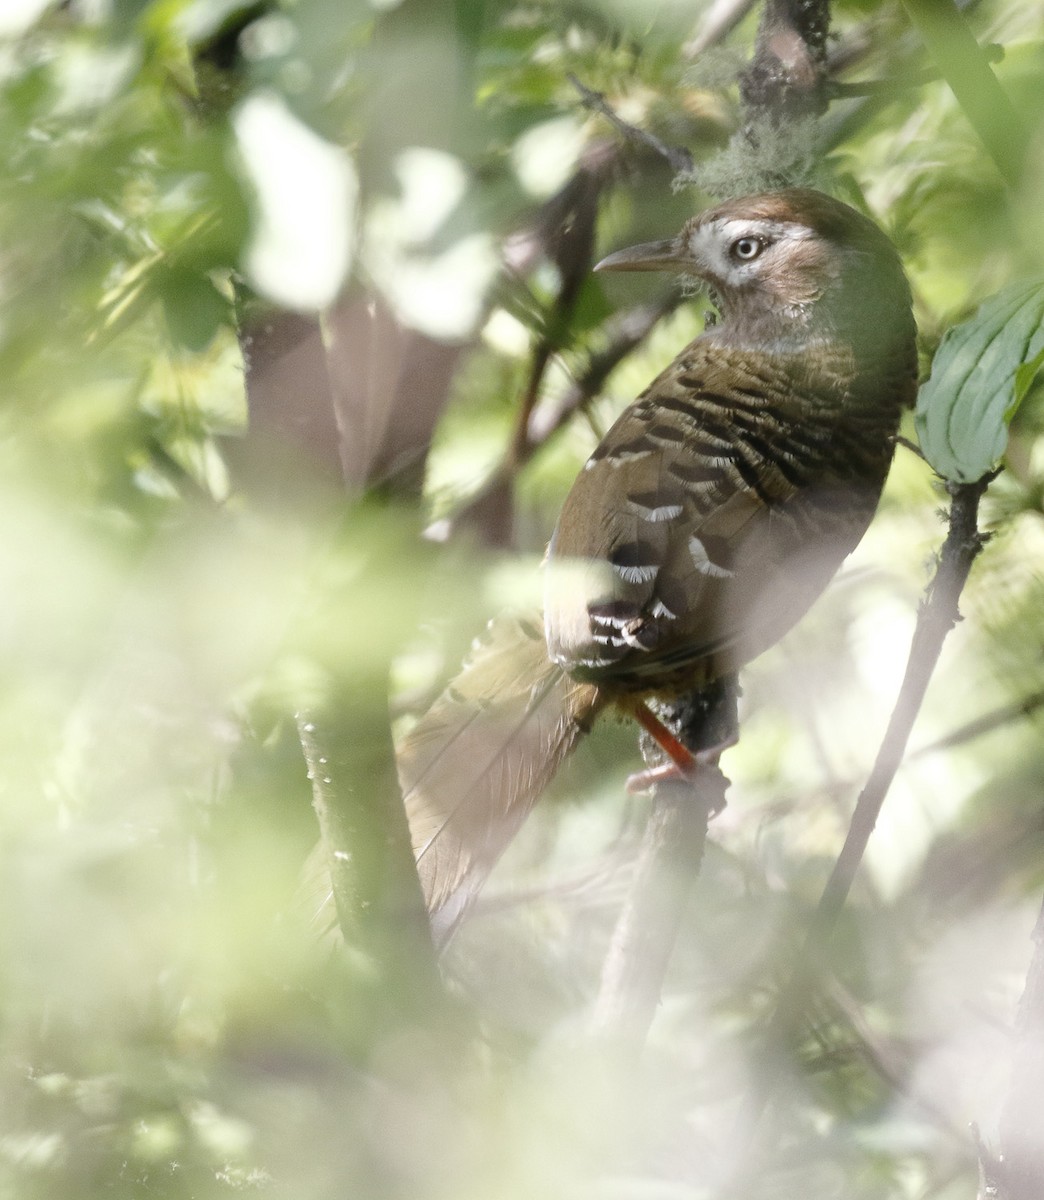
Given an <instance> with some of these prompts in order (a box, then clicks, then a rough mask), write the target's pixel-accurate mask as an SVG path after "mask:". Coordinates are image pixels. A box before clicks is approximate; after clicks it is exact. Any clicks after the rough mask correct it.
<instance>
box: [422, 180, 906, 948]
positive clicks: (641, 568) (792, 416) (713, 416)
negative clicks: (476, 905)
mask: <svg viewBox="0 0 1044 1200" xmlns="http://www.w3.org/2000/svg"><path fill="white" fill-rule="evenodd" d="M596 269H597V270H601V271H674V272H681V273H685V274H691V275H694V276H697V277H699V278H700V279H701V280H703V281H704V282H705V283H706V284H707V285H709V287H710V289H711V294H712V297H713V299H714V301H715V303H716V306H717V308H718V309H719V313H720V319H719V320H718V322H717V323H716V324H715V325H713V326H711V327H710V328H708V329H707V330H706V331H705V332H704V333H703V334H701V335H700V336H699V337H698V338H696V340H695V341H693V342H692V343H690V344H689V345H688V346H686V347H685V349H684V350H682V352H681V353H680V354H679V355H678V357H677V358H676V359H675V360H674V361H673V362H672V363H671V364H670V366H668V367H667V369H666V370H665V371H663V373H662V374H660V375H659V376H658V377H657V378H656V379H655V380H653V382H652V383H651V384H650V385H649V387H648V388H647V389H646V390H645V391H644V392H643V393H642V394H641V395H640V396H639V397H638V399H637V400H636V401H635V402H634V403H633V404H631V405H630V407H629V408H627V409H626V410H625V411H624V412H623V414H622V415H621V416H620V418H619V419H618V420H617V421H616V423H615V424H614V425H613V426H612V428H611V429H610V430H609V431H608V433H607V434H606V435H605V437H604V438H603V439H602V441H601V442H600V443H599V445H598V446H597V447H596V449H595V451H594V453H593V454H592V455H591V457H590V458H589V459H588V461H587V462H586V464H585V465H584V468H583V470H582V471H581V473H580V475H579V476H578V477H577V479H576V481H575V483H574V484H573V486H572V489H571V490H570V492H569V494H568V496H567V497H566V500H565V503H564V505H563V507H562V513H561V516H560V517H559V520H558V524H557V527H556V529H555V532H554V536H553V537H552V539H551V544H550V547H549V550H548V559H547V563H546V564H545V569H546V588H545V606H544V614H543V623H542V625H541V623H540V621H539V618H534V619H527V618H501V619H498V620H496V621H494V622H493V623H492V625H491V626H490V629H489V631H488V633H487V636H486V638H485V639H483V640H482V641H480V642H478V643H476V646H475V647H474V648H473V652H472V656H471V658H470V660H469V662H468V663H467V664H466V665H465V667H464V669H463V671H462V673H461V674H460V675H459V676H458V677H457V678H456V679H455V680H454V681H453V683H452V684H451V685H450V686H449V687H448V688H447V689H446V691H445V692H444V693H443V694H442V696H440V698H439V699H438V700H437V701H436V702H435V704H434V705H433V707H432V708H431V710H430V711H429V712H428V713H427V714H426V715H425V716H424V717H422V718H421V720H420V721H419V723H418V724H417V725H416V727H415V728H414V729H413V730H412V731H411V732H410V734H409V735H408V736H407V738H406V739H405V741H404V743H403V745H402V746H401V747H400V757H399V773H400V779H401V782H402V785H403V792H404V795H405V800H406V805H407V811H408V815H409V821H410V828H411V835H412V838H413V844H414V850H415V854H416V858H417V865H418V870H419V873H420V878H421V883H422V886H423V888H424V891H425V895H426V898H427V902H428V906H429V909H430V911H431V913H432V922H433V930H434V931H435V934H436V938H437V940H442V939H443V938H444V937H445V936H446V935H448V933H449V932H450V931H451V930H452V929H453V928H454V927H455V925H456V923H457V922H458V921H459V919H460V917H461V915H462V914H463V913H464V911H465V910H466V908H467V906H468V904H469V903H470V901H471V899H472V898H473V897H474V895H475V893H476V891H477V889H478V888H479V886H480V885H481V883H482V881H483V880H484V878H485V876H486V875H487V874H488V872H489V870H490V868H491V867H492V865H493V863H494V862H495V861H496V859H497V858H498V857H499V855H500V854H501V853H502V851H503V849H504V848H505V847H506V846H507V844H508V843H509V841H510V840H511V838H512V837H513V835H514V834H515V832H516V831H517V829H518V827H519V826H520V824H521V823H522V821H523V820H524V819H525V817H526V816H527V815H528V813H529V811H530V810H531V808H532V805H533V804H534V802H535V801H536V799H537V798H538V797H539V795H540V793H541V791H542V790H543V789H544V787H545V786H546V784H547V783H548V781H549V780H550V778H551V776H552V775H553V774H554V772H555V770H556V769H557V767H558V766H559V764H560V763H561V761H562V760H563V758H564V757H565V756H566V754H567V753H568V752H569V751H570V750H571V749H572V747H573V746H574V745H575V743H576V742H577V740H578V738H579V737H580V736H581V734H582V733H584V732H586V730H587V729H589V728H590V725H591V722H592V721H593V720H594V718H595V717H596V716H597V715H598V714H599V713H600V712H601V711H603V710H604V709H606V708H607V707H610V706H614V707H616V708H617V709H619V710H622V712H623V713H625V714H628V715H631V716H633V717H635V718H636V719H637V720H638V721H639V723H640V724H641V725H642V726H643V727H644V728H645V729H646V730H647V731H648V732H650V733H651V734H652V735H653V736H654V737H655V738H656V739H657V741H659V742H660V744H661V745H662V746H663V747H664V748H665V750H666V751H667V754H668V755H669V758H670V760H671V761H669V762H668V763H667V764H666V767H665V768H662V769H660V770H657V771H653V772H648V773H646V774H644V775H642V776H638V777H637V783H638V785H642V784H645V783H648V782H650V781H652V780H653V779H655V778H656V777H657V776H659V775H662V774H667V773H680V774H683V775H685V774H689V773H690V772H691V771H692V770H693V769H694V767H695V765H696V764H695V760H694V756H693V755H692V753H691V751H690V750H688V749H687V748H686V747H685V746H683V745H681V744H680V743H679V742H678V741H677V739H676V738H674V737H673V735H672V734H671V732H670V731H669V730H667V729H666V728H665V727H664V726H663V725H662V723H661V722H660V721H659V720H658V719H657V717H656V716H655V715H654V714H653V712H652V711H651V710H650V709H649V707H648V705H647V703H646V700H647V699H649V698H657V699H670V698H672V697H677V696H680V695H684V694H687V693H689V692H692V691H694V690H696V689H699V688H702V687H706V686H708V685H710V684H712V683H714V681H716V680H719V679H721V678H722V677H723V676H725V675H726V674H728V673H731V672H733V671H735V670H736V669H737V667H739V666H740V665H742V664H743V663H745V662H747V661H749V660H750V659H751V658H753V657H755V656H756V655H758V654H760V653H761V652H762V651H763V650H765V649H766V648H767V647H769V646H771V645H772V644H773V643H774V642H776V641H777V640H778V639H779V638H780V637H781V636H782V635H783V634H784V633H785V632H786V631H787V630H788V629H789V628H790V627H791V626H792V625H793V624H794V623H795V621H797V620H798V619H799V618H800V617H801V616H802V615H803V614H804V612H805V611H806V609H807V608H808V607H809V605H810V604H811V603H812V602H813V601H814V600H815V599H816V597H817V596H818V595H819V594H820V593H821V592H822V590H823V589H824V587H825V586H826V584H827V583H828V581H829V580H830V578H831V577H832V575H833V574H834V572H835V571H836V570H837V568H838V566H839V565H840V564H841V562H842V561H843V559H844V558H845V556H846V555H848V554H849V553H850V552H851V551H852V550H853V549H854V547H855V546H856V544H857V543H858V542H859V540H860V538H861V537H862V535H863V533H864V531H865V530H866V527H867V525H868V524H869V522H870V519H871V517H872V516H873V513H874V509H875V508H876V505H877V501H878V498H879V496H880V493H881V488H882V486H883V484H884V481H885V476H886V475H887V473H888V468H889V464H890V462H891V458H892V452H893V448H894V442H895V434H896V432H897V428H898V425H899V420H900V416H901V413H902V410H903V409H904V408H906V407H908V406H910V405H911V404H912V403H913V401H914V397H915V393H916V370H917V359H916V349H915V336H916V329H915V325H914V320H913V315H912V311H911V298H910V289H909V286H908V284H907V281H906V278H905V276H904V274H903V269H902V265H901V263H900V261H899V257H898V255H897V254H896V251H895V249H894V247H893V246H892V245H891V243H890V242H889V240H888V239H887V237H885V235H884V234H883V233H882V232H881V231H880V230H879V229H878V228H877V227H876V226H875V225H874V224H873V223H872V222H871V221H869V220H868V219H867V218H866V217H864V216H862V215H861V214H860V213H858V212H856V211H855V210H854V209H852V208H850V207H849V206H848V205H846V204H842V203H841V202H839V201H837V200H834V199H831V198H830V197H828V196H826V195H823V194H821V193H819V192H816V191H810V190H805V189H789V190H785V191H778V192H769V193H765V194H762V195H755V196H746V197H743V198H742V199H737V200H730V201H728V202H727V203H724V204H721V205H719V206H718V207H716V208H712V209H710V210H708V211H705V212H702V213H700V214H699V215H698V216H696V217H694V218H692V219H691V220H690V221H689V222H687V224H686V225H685V227H684V228H683V229H682V231H681V233H680V234H678V236H677V237H674V238H671V239H668V240H666V241H662V242H654V243H650V244H646V245H641V246H636V247H633V248H631V249H628V250H621V251H619V252H617V253H615V254H611V255H610V256H609V257H608V258H606V259H605V260H604V261H602V262H601V263H599V265H598V267H597V268H596Z"/></svg>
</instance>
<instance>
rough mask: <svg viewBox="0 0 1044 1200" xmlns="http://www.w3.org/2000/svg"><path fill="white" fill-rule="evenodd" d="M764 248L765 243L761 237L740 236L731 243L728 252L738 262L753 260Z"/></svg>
mask: <svg viewBox="0 0 1044 1200" xmlns="http://www.w3.org/2000/svg"><path fill="white" fill-rule="evenodd" d="M764 249H765V243H764V242H763V241H762V240H761V238H756V237H741V238H737V239H736V240H735V241H734V242H733V243H732V245H731V246H730V247H729V253H730V254H731V255H732V257H733V258H735V259H737V260H738V261H739V262H753V261H754V259H756V258H757V257H758V255H759V254H760V253H761V252H762V250H764Z"/></svg>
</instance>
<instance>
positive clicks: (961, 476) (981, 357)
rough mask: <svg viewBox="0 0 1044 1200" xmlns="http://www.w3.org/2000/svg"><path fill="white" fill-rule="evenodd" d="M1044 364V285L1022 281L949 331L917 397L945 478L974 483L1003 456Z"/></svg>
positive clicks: (922, 429) (920, 423) (921, 428)
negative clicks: (1021, 406) (1020, 408)
mask: <svg viewBox="0 0 1044 1200" xmlns="http://www.w3.org/2000/svg"><path fill="white" fill-rule="evenodd" d="M1042 363H1044V283H1041V282H1039V281H1036V282H1032V283H1017V284H1013V285H1012V286H1011V287H1009V288H1005V289H1004V291H1003V292H1000V293H998V294H997V295H996V296H993V297H992V298H991V299H989V300H987V301H986V303H985V304H984V305H983V306H982V308H980V309H979V311H978V313H976V315H975V316H974V317H973V318H972V319H971V320H970V321H965V322H964V323H963V324H962V325H957V326H955V327H954V328H953V329H950V330H949V331H948V332H947V334H946V336H945V337H944V338H943V341H942V345H941V346H940V347H939V350H938V352H937V353H936V355H935V360H934V362H933V363H932V374H931V378H930V379H929V380H928V382H927V383H926V384H925V385H924V387H923V388H921V394H920V396H919V397H918V399H917V415H916V421H917V434H918V438H919V439H920V443H921V449H922V450H923V451H924V454H925V457H926V458H927V459H928V461H929V463H931V465H932V466H933V467H934V468H935V470H936V471H938V473H939V474H940V475H941V476H942V477H943V478H944V479H950V480H953V481H955V482H959V483H972V482H974V481H975V480H977V479H981V478H982V476H983V475H985V474H986V472H987V471H989V469H990V468H991V467H992V466H993V464H994V463H995V462H996V461H997V459H999V458H1000V456H1001V455H1002V454H1003V453H1004V448H1005V446H1006V445H1007V441H1008V423H1009V422H1010V420H1011V418H1012V417H1013V416H1014V414H1015V410H1016V409H1017V408H1018V406H1019V404H1020V403H1021V402H1022V400H1023V398H1024V397H1025V395H1026V392H1027V391H1028V390H1029V387H1030V385H1031V384H1032V382H1033V379H1034V377H1035V376H1036V374H1037V371H1038V370H1039V369H1040V367H1041V365H1042Z"/></svg>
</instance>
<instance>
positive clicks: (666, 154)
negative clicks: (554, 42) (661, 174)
mask: <svg viewBox="0 0 1044 1200" xmlns="http://www.w3.org/2000/svg"><path fill="white" fill-rule="evenodd" d="M567 78H568V79H569V82H570V83H571V84H572V85H573V87H575V88H576V90H577V91H578V92H579V93H580V99H581V102H582V103H583V106H584V108H589V109H591V110H592V112H597V113H601V114H602V116H603V117H605V119H606V120H607V121H608V122H609V123H610V124H611V125H612V126H613V128H614V129H616V130H617V131H618V132H619V133H621V134H623V136H624V137H625V138H627V139H628V141H631V142H637V143H638V144H639V145H641V146H646V147H648V148H649V149H650V150H652V151H654V152H655V153H656V154H658V155H659V156H660V157H661V158H662V159H664V160H665V161H666V162H667V163H668V164H669V166H670V168H671V170H672V171H674V172H675V174H678V175H680V174H682V173H686V174H687V173H688V172H690V171H691V170H692V168H693V161H692V155H691V154H690V153H689V151H688V150H686V149H685V147H684V146H668V145H667V143H666V142H661V141H660V139H659V138H658V137H657V136H656V135H655V134H653V133H650V132H649V131H648V130H647V129H639V128H638V126H637V125H631V124H630V123H629V122H627V121H625V120H624V119H623V118H622V117H620V116H618V115H617V114H616V112H615V111H614V110H613V108H612V107H611V106H610V104H609V102H608V101H607V100H606V98H605V96H604V95H603V94H602V93H601V92H596V91H594V90H593V89H592V88H589V87H588V86H587V85H586V84H584V83H581V82H580V80H579V79H577V77H576V76H575V75H573V74H570V75H568V76H567Z"/></svg>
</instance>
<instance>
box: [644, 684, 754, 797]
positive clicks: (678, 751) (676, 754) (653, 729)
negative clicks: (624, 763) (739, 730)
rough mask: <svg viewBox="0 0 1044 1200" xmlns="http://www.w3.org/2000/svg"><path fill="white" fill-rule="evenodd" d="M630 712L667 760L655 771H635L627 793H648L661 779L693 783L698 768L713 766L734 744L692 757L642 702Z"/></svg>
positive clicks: (700, 752)
mask: <svg viewBox="0 0 1044 1200" xmlns="http://www.w3.org/2000/svg"><path fill="white" fill-rule="evenodd" d="M629 708H630V711H631V714H632V715H633V717H634V719H635V720H636V721H637V722H638V724H639V725H641V727H642V728H643V729H644V730H645V732H646V733H647V734H648V735H649V736H650V737H651V738H652V739H653V741H654V742H655V743H656V744H657V746H659V747H660V749H661V750H662V751H663V752H664V754H666V755H667V757H668V759H669V760H670V761H669V762H665V763H662V764H661V765H660V766H658V767H649V768H648V769H647V770H645V771H638V772H637V773H636V774H634V775H632V776H631V777H630V778H629V779H628V780H627V790H628V791H629V792H645V791H648V790H649V788H651V787H653V786H654V785H655V784H657V783H659V782H661V781H662V780H664V779H679V778H681V779H687V780H692V779H694V778H695V776H696V772H697V771H698V770H699V768H700V766H701V765H703V764H706V763H712V762H716V761H717V760H718V757H719V756H720V755H721V753H722V751H723V750H726V749H728V747H729V746H731V745H733V744H734V743H735V740H736V739H735V738H732V739H730V740H729V741H727V742H723V743H722V744H721V745H720V746H712V747H711V748H710V749H708V750H701V751H699V753H697V754H693V752H692V751H691V750H690V749H689V748H688V746H686V745H684V744H683V743H682V742H681V741H679V739H678V738H677V737H675V735H674V734H673V733H672V732H671V731H670V730H669V729H668V728H667V726H666V725H664V723H663V722H662V721H661V720H660V719H659V717H657V716H656V715H655V713H653V712H652V710H651V709H650V708H649V706H648V705H647V704H645V702H644V701H642V700H638V701H635V702H633V703H632V704H631V705H630V706H629Z"/></svg>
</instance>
